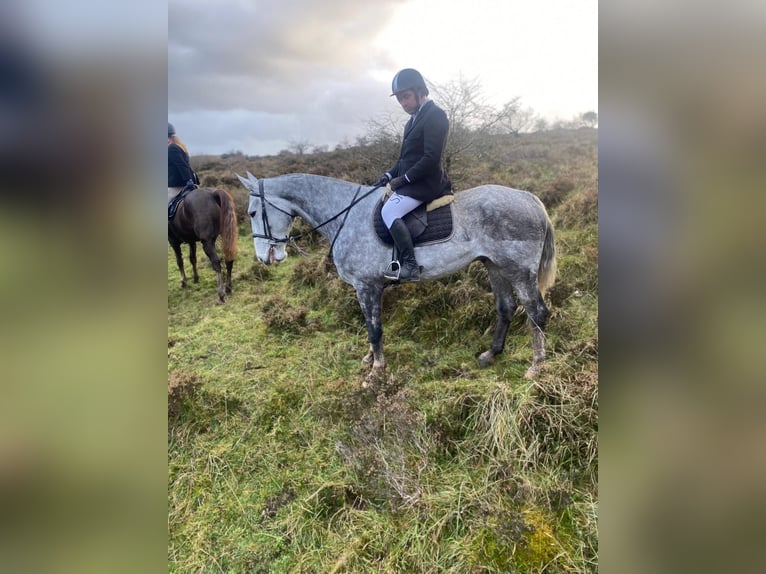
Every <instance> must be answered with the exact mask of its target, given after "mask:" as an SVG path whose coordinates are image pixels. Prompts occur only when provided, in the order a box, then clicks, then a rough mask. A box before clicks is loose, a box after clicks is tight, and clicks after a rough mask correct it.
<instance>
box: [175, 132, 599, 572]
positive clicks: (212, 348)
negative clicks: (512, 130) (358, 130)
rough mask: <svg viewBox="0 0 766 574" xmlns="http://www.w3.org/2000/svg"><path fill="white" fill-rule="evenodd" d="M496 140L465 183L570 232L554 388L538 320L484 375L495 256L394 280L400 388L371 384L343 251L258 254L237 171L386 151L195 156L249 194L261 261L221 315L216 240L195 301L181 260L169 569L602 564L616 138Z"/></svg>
mask: <svg viewBox="0 0 766 574" xmlns="http://www.w3.org/2000/svg"><path fill="white" fill-rule="evenodd" d="M487 149H488V150H489V151H488V152H487V153H483V154H482V155H481V156H477V157H472V158H465V160H464V161H462V163H460V162H455V164H454V165H453V168H454V174H453V182H454V184H455V188H456V189H457V190H460V189H465V188H467V187H471V186H473V185H476V184H480V183H498V184H504V185H509V186H512V187H516V188H521V189H528V190H530V191H532V192H534V193H536V194H537V195H538V196H539V197H540V198H541V199H542V200H543V202H544V203H545V204H546V206H547V207H548V211H549V214H550V215H551V218H552V220H553V222H554V225H555V227H556V233H557V236H556V239H557V257H558V269H559V271H558V279H557V282H556V285H555V286H554V287H553V289H551V291H550V292H549V294H548V296H547V301H548V304H549V307H550V309H551V317H550V319H549V323H548V330H547V348H548V356H549V359H548V361H547V362H546V364H545V368H544V369H543V370H542V373H541V374H540V375H539V376H538V377H537V378H536V379H535V380H533V381H529V380H526V379H524V378H523V375H524V372H525V370H526V368H527V367H528V366H529V363H530V361H531V354H532V351H531V340H530V337H529V335H528V331H527V327H526V325H525V323H524V321H523V318H522V316H517V317H516V319H515V320H514V322H513V324H512V326H511V329H510V331H509V335H508V341H507V345H506V351H505V353H504V354H503V355H501V356H500V357H498V359H497V360H496V362H495V364H494V365H493V366H491V367H489V368H487V369H480V368H479V367H478V364H477V362H476V360H475V356H476V355H477V354H478V353H480V352H482V351H484V350H485V349H486V348H487V347H488V345H489V342H490V340H491V336H492V335H491V331H492V328H493V326H494V315H495V312H494V305H493V302H492V296H491V293H490V292H489V290H488V282H487V278H486V273H485V272H484V270H483V268H482V267H481V265H479V264H478V263H475V264H472V265H471V266H470V267H469V268H468V269H467V270H465V271H464V272H462V273H459V274H456V275H454V276H451V277H449V278H446V279H443V280H440V281H435V282H430V283H420V284H415V285H412V284H410V285H403V286H396V287H392V288H390V289H387V290H386V293H385V297H384V327H385V343H386V352H387V360H388V378H387V380H386V381H385V383H384V384H382V385H381V386H379V387H376V388H374V389H363V388H362V386H361V383H362V381H363V380H364V376H365V374H366V371H365V370H364V369H363V367H362V365H361V358H362V356H363V355H364V354H365V352H366V351H367V347H368V345H367V341H366V329H365V328H364V323H363V320H362V315H361V311H360V310H359V309H358V304H357V302H356V299H355V296H354V292H353V289H352V288H351V287H350V286H348V285H346V284H344V283H342V282H341V281H340V280H339V279H338V277H337V275H336V274H335V272H334V270H333V269H332V268H329V269H328V268H326V266H325V260H324V257H325V254H326V251H327V245H326V242H325V241H324V240H323V239H321V238H319V237H318V236H313V235H312V236H308V237H306V238H304V239H303V240H301V242H300V244H299V245H300V248H301V251H302V253H297V252H296V251H295V250H292V251H291V256H290V257H289V258H288V259H287V260H286V261H285V262H283V263H281V264H280V265H278V266H270V267H266V266H263V265H261V264H259V263H257V262H256V261H255V260H254V250H253V244H252V240H251V238H250V231H249V221H248V218H247V216H246V213H245V211H246V199H247V192H246V190H245V189H244V188H242V187H241V186H240V185H239V183H238V182H237V180H236V177H235V175H234V174H235V173H240V174H243V173H244V172H245V171H246V170H249V171H251V172H252V173H254V174H255V175H256V176H259V177H260V176H272V175H277V174H280V173H289V172H307V173H319V174H322V175H330V176H335V177H340V178H343V179H348V180H350V181H358V182H360V183H370V182H371V181H373V180H374V179H375V178H376V177H377V176H378V175H379V173H380V171H381V170H380V167H381V166H380V165H376V164H375V162H374V161H372V160H370V157H369V154H368V153H366V152H367V151H369V150H365V149H364V148H363V147H351V148H347V149H339V150H336V151H328V152H319V153H312V154H303V155H297V154H287V153H283V154H280V155H278V156H271V157H246V156H244V155H242V154H239V153H232V154H226V155H224V156H216V157H212V156H205V157H202V156H197V157H194V158H193V164H194V165H195V168H196V169H197V170H198V172H199V174H200V176H201V178H202V182H203V184H204V185H208V186H217V187H222V188H225V189H227V190H229V191H230V192H231V193H232V194H233V195H234V197H235V199H236V202H237V206H238V216H239V221H240V237H239V240H240V241H239V242H240V255H239V257H238V259H237V261H236V263H235V268H234V292H233V293H232V295H231V296H230V297H229V298H228V300H227V302H226V304H225V305H217V304H216V295H215V275H214V273H213V272H212V270H211V269H210V267H209V263H208V262H207V259H205V258H204V255H203V254H202V253H201V250H200V275H201V279H200V282H199V283H198V284H190V286H189V287H188V288H186V289H181V288H180V281H179V275H178V271H177V268H176V264H175V258H174V257H173V255H172V252H171V250H170V249H169V248H168V566H169V571H170V572H224V573H229V572H238V573H239V572H250V573H275V572H317V573H319V572H327V573H340V572H353V573H364V572H390V573H425V572H454V573H460V574H463V573H479V572H482V573H483V572H498V573H499V572H515V573H527V572H560V573H578V572H596V571H597V498H598V482H597V471H598V466H597V454H598V439H597V433H598V387H597V382H598V381H597V378H598V331H597V315H598V299H597V294H598V271H597V269H598V265H597V261H598V235H597V202H598V179H597V177H598V176H597V132H596V131H595V130H592V129H579V130H560V131H550V132H540V133H535V134H528V135H521V136H516V137H511V136H503V137H498V138H497V139H496V141H493V142H492V145H491V146H489V147H488V148H487ZM383 167H386V166H383ZM184 250H185V251H186V248H184ZM187 271H188V263H187Z"/></svg>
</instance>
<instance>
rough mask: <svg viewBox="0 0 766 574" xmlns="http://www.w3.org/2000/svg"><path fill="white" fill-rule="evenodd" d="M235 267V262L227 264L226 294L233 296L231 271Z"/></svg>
mask: <svg viewBox="0 0 766 574" xmlns="http://www.w3.org/2000/svg"><path fill="white" fill-rule="evenodd" d="M233 267H234V261H227V262H226V294H227V295H231V270H232V269H233Z"/></svg>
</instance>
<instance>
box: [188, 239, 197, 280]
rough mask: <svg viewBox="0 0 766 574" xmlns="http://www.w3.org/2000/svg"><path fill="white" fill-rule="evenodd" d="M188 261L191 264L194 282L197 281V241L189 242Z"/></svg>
mask: <svg viewBox="0 0 766 574" xmlns="http://www.w3.org/2000/svg"><path fill="white" fill-rule="evenodd" d="M189 261H190V262H191V265H192V277H193V280H194V282H195V283H199V273H197V242H196V241H192V242H190V243H189Z"/></svg>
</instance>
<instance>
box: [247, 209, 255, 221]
mask: <svg viewBox="0 0 766 574" xmlns="http://www.w3.org/2000/svg"><path fill="white" fill-rule="evenodd" d="M248 215H249V216H250V218H251V219H252V218H253V217H255V211H251V212H250V213H248Z"/></svg>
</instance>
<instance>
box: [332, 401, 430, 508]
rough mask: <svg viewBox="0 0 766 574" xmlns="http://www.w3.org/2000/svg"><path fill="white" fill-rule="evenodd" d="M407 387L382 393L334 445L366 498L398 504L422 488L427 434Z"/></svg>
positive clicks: (409, 501) (407, 503)
mask: <svg viewBox="0 0 766 574" xmlns="http://www.w3.org/2000/svg"><path fill="white" fill-rule="evenodd" d="M407 394H408V391H407V390H406V389H401V390H399V391H397V392H396V393H393V394H390V395H387V394H386V393H381V394H379V395H378V396H377V400H376V402H375V403H374V404H373V405H372V406H371V408H370V409H369V410H367V411H366V412H365V413H364V414H363V415H362V417H361V419H360V420H358V421H357V422H356V423H355V424H354V425H353V426H352V427H351V429H350V431H349V436H348V439H347V440H346V441H340V442H338V443H337V444H336V450H337V451H338V452H339V453H340V454H341V456H342V457H343V459H344V461H345V463H346V464H347V465H348V466H349V467H351V469H352V470H353V471H354V473H355V475H356V478H357V481H358V486H359V492H360V493H361V495H362V496H363V497H364V498H366V499H367V500H370V501H373V502H377V503H383V504H388V505H390V506H391V507H392V508H394V509H402V508H407V507H411V506H413V505H415V504H417V503H418V502H419V501H420V499H421V496H422V494H423V486H422V484H421V475H422V473H423V471H424V470H425V469H426V468H427V466H428V464H429V446H430V443H431V439H430V437H429V436H428V433H427V432H426V427H425V418H424V416H423V415H422V414H421V413H418V412H417V411H415V410H413V409H412V407H411V406H410V404H409V402H408V400H407Z"/></svg>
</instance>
